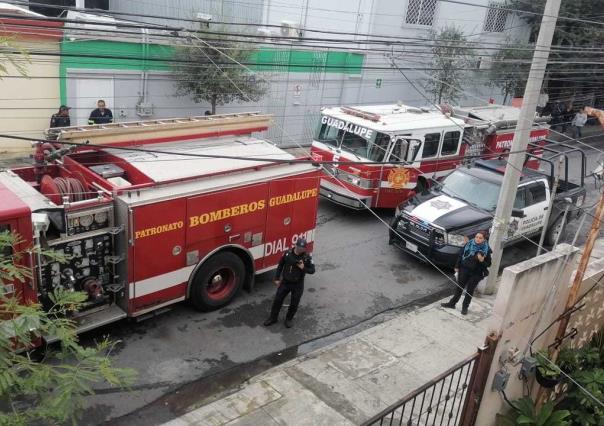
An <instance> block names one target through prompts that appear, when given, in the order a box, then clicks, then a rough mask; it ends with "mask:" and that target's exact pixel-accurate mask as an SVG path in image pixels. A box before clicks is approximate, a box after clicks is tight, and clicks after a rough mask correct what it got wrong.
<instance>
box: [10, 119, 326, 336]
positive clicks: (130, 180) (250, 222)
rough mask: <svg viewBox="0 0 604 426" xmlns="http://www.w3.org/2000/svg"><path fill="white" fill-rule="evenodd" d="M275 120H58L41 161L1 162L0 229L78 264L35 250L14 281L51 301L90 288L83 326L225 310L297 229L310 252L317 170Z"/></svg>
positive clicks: (23, 293)
mask: <svg viewBox="0 0 604 426" xmlns="http://www.w3.org/2000/svg"><path fill="white" fill-rule="evenodd" d="M269 119H270V117H269V116H267V115H261V114H258V113H248V114H229V115H217V116H210V117H193V118H186V119H170V120H161V121H141V122H133V123H114V124H105V125H93V126H83V127H72V128H64V129H61V130H60V132H59V134H58V138H57V143H56V144H55V143H48V142H45V143H40V144H39V145H38V147H37V150H36V155H35V159H36V163H35V165H34V166H32V167H24V168H15V169H11V170H3V171H1V172H0V198H1V199H2V204H1V205H0V230H4V231H6V230H9V231H15V232H17V233H19V234H20V235H21V236H22V237H23V239H24V243H23V247H26V246H35V245H39V246H41V247H43V248H47V249H53V250H54V251H56V252H59V253H64V254H65V255H67V256H68V261H67V262H66V263H58V262H55V261H51V260H48V259H44V258H42V257H41V256H35V255H32V256H31V258H25V259H24V260H23V262H24V266H26V267H29V268H31V270H32V277H33V278H32V279H31V280H27V282H18V281H15V282H13V283H12V284H10V285H8V286H7V288H6V289H5V290H6V291H8V292H12V293H15V294H18V295H19V296H20V297H21V298H22V299H23V301H24V302H25V301H28V300H29V301H38V302H40V303H41V304H42V305H43V306H47V305H48V304H49V303H50V301H49V295H50V293H51V292H52V291H53V289H56V288H58V287H63V288H67V289H70V290H74V291H84V292H86V293H87V294H88V300H87V302H86V303H85V305H84V307H83V309H81V310H80V312H78V313H77V314H76V315H75V317H76V318H77V320H78V321H79V326H80V331H83V330H87V329H92V328H95V327H98V326H101V325H104V324H107V323H109V322H112V321H116V320H119V319H121V318H124V317H140V316H142V315H144V314H147V313H150V312H152V311H155V310H157V309H160V308H164V307H166V306H168V305H171V304H173V303H176V302H179V301H182V300H190V302H191V303H192V304H193V305H194V306H195V307H196V308H198V309H200V310H204V311H207V310H212V309H217V308H220V307H222V306H224V305H226V304H228V303H229V302H230V301H231V300H232V299H233V297H234V296H235V294H236V293H237V291H238V290H239V289H240V288H241V287H250V288H251V287H252V286H253V282H254V277H255V275H257V274H259V273H262V272H265V271H268V270H270V269H273V268H274V267H275V266H276V264H277V263H278V261H279V259H280V256H281V254H282V252H283V251H285V250H286V249H288V248H289V247H290V246H291V245H292V244H293V243H295V242H296V240H297V239H298V238H300V237H305V238H306V240H307V241H308V242H309V243H310V244H309V249H310V250H312V241H313V237H314V230H315V223H316V222H315V221H316V211H317V200H318V195H319V194H318V193H319V180H320V172H319V169H318V168H317V167H316V166H313V165H312V164H310V161H309V162H301V161H295V158H294V157H293V156H292V155H290V154H288V153H286V152H285V151H283V150H281V149H279V148H278V147H277V146H275V145H274V144H272V143H270V142H268V141H266V140H262V139H258V138H255V137H253V136H252V135H251V133H252V132H257V131H262V130H265V129H266V128H267V127H268V124H269ZM61 142H67V143H72V144H74V143H75V144H82V145H79V146H78V148H77V149H75V150H74V149H65V148H64V147H65V146H69V145H67V144H61ZM86 143H89V144H90V145H94V147H87V146H85V144H86ZM125 147H126V148H125ZM224 157H231V158H226V159H225V158H224ZM232 157H235V158H232ZM246 159H256V160H258V159H261V160H262V161H248V160H246ZM271 160H276V161H279V160H281V161H282V162H280V163H276V162H275V161H271Z"/></svg>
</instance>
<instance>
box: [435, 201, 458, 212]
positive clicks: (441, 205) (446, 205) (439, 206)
mask: <svg viewBox="0 0 604 426" xmlns="http://www.w3.org/2000/svg"><path fill="white" fill-rule="evenodd" d="M430 205H431V206H432V207H434V208H435V209H436V210H450V209H451V207H453V206H452V205H451V203H450V202H448V201H443V200H432V201H430Z"/></svg>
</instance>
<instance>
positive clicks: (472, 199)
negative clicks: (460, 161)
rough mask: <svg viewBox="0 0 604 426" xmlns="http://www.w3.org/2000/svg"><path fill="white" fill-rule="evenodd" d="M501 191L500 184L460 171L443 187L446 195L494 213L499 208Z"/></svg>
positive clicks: (444, 183)
mask: <svg viewBox="0 0 604 426" xmlns="http://www.w3.org/2000/svg"><path fill="white" fill-rule="evenodd" d="M500 190H501V187H500V186H499V184H497V183H494V182H489V181H486V180H482V179H479V178H478V177H476V176H472V175H469V174H467V173H464V172H462V171H460V170H456V171H454V172H453V173H451V174H450V175H449V176H447V177H446V178H445V180H444V181H443V186H442V187H441V191H442V192H443V193H444V194H446V195H448V196H450V197H453V198H459V199H461V200H464V201H466V202H467V203H468V204H472V205H474V206H477V207H478V208H480V209H483V210H488V211H493V210H495V208H496V207H497V200H498V199H499V191H500Z"/></svg>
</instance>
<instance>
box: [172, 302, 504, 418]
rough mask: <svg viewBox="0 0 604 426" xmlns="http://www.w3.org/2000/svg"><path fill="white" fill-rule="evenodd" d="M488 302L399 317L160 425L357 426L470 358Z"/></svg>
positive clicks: (481, 337) (477, 343)
mask: <svg viewBox="0 0 604 426" xmlns="http://www.w3.org/2000/svg"><path fill="white" fill-rule="evenodd" d="M492 302H493V299H492V298H489V297H484V296H483V297H480V298H476V300H475V301H474V303H472V305H471V306H470V311H469V314H468V315H467V316H462V315H461V314H460V312H459V308H458V310H455V311H454V310H450V309H443V308H441V307H440V302H437V303H433V304H431V305H428V306H426V307H424V308H421V309H418V310H416V311H413V312H407V313H402V314H400V315H398V316H396V317H395V318H394V319H391V320H389V321H386V322H384V323H382V324H379V325H377V326H375V327H372V328H369V329H367V330H364V331H362V332H360V333H358V334H355V335H353V336H350V337H347V338H345V339H343V340H341V341H339V342H336V343H334V344H331V345H329V346H327V347H324V348H322V349H319V350H316V351H314V352H311V353H309V354H306V355H304V356H301V357H298V358H296V359H294V360H291V361H289V362H286V363H284V364H281V365H279V366H277V367H274V368H272V369H270V370H268V371H266V372H264V373H262V374H260V375H258V376H256V377H254V378H252V379H250V380H248V381H246V382H245V383H243V384H242V385H241V386H239V388H237V389H233V391H232V393H230V394H229V395H228V396H226V397H224V398H222V399H219V400H217V401H215V402H212V403H210V404H208V405H205V406H202V407H200V408H197V409H194V410H193V411H190V412H189V413H187V414H185V415H183V416H182V417H179V418H177V419H175V420H173V421H171V422H168V423H166V424H165V425H169V426H184V425H204V426H205V425H229V426H232V425H267V426H269V425H354V424H360V423H362V422H363V421H364V420H367V419H369V418H370V417H371V416H373V415H375V414H377V413H378V412H379V411H381V410H382V409H384V408H386V407H387V406H389V405H391V404H393V403H395V402H396V401H398V400H400V399H401V398H402V397H403V396H405V395H406V394H407V393H409V392H411V391H413V390H415V389H416V388H418V387H419V386H421V385H423V384H424V383H426V382H428V381H429V380H431V379H433V378H434V377H436V376H437V375H439V374H440V373H443V372H444V371H446V370H447V369H449V368H450V367H451V366H453V365H454V364H455V363H457V362H459V361H462V360H463V359H465V358H467V357H469V356H471V355H472V354H473V353H475V352H476V348H477V347H478V346H481V345H482V344H483V342H484V340H485V337H486V330H487V323H488V320H489V318H490V313H491V306H492ZM275 326H276V327H283V325H282V324H278V325H275ZM296 326H298V327H303V326H304V325H303V324H296Z"/></svg>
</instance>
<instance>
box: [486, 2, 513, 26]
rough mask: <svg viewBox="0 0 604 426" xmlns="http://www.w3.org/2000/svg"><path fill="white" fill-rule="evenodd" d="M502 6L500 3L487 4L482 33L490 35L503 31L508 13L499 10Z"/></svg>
mask: <svg viewBox="0 0 604 426" xmlns="http://www.w3.org/2000/svg"><path fill="white" fill-rule="evenodd" d="M502 6H503V4H501V3H497V2H491V3H489V9H487V14H486V16H485V18H484V28H483V31H486V32H490V33H502V32H503V30H505V22H506V21H507V19H508V11H507V10H503V9H500V8H501V7H502Z"/></svg>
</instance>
